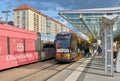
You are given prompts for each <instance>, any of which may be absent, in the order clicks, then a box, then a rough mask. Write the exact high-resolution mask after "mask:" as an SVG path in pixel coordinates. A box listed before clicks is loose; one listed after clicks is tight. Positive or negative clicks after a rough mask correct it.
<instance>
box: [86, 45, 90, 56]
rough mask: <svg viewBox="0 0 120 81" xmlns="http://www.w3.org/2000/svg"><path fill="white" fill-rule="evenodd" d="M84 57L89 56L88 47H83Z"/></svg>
mask: <svg viewBox="0 0 120 81" xmlns="http://www.w3.org/2000/svg"><path fill="white" fill-rule="evenodd" d="M85 56H87V57H89V56H90V51H89V46H86V47H85Z"/></svg>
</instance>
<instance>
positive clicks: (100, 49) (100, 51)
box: [97, 46, 102, 56]
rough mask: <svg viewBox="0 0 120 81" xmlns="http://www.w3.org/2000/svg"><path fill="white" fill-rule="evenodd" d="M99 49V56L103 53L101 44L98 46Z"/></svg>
mask: <svg viewBox="0 0 120 81" xmlns="http://www.w3.org/2000/svg"><path fill="white" fill-rule="evenodd" d="M97 51H98V55H99V56H101V53H102V48H101V47H100V46H98V49H97Z"/></svg>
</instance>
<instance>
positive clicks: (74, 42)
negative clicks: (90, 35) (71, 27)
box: [55, 32, 85, 62]
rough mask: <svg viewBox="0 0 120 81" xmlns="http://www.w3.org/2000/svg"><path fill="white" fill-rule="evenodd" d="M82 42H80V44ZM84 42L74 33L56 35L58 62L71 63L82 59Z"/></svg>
mask: <svg viewBox="0 0 120 81" xmlns="http://www.w3.org/2000/svg"><path fill="white" fill-rule="evenodd" d="M81 41H82V42H81ZM84 41H85V40H83V39H82V38H80V37H79V36H78V35H77V34H75V33H70V32H61V33H58V34H57V35H56V39H55V44H56V57H55V60H56V61H58V62H72V61H76V60H78V59H80V58H82V57H83V53H82V50H83V46H84Z"/></svg>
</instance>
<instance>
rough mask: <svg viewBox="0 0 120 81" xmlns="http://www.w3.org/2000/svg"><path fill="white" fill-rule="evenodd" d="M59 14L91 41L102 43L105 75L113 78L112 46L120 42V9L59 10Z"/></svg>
mask: <svg viewBox="0 0 120 81" xmlns="http://www.w3.org/2000/svg"><path fill="white" fill-rule="evenodd" d="M58 13H59V15H60V16H61V17H63V18H64V19H65V20H67V21H68V22H69V23H70V24H71V25H73V26H74V27H75V28H77V29H78V30H79V31H80V32H82V33H83V34H85V35H86V36H88V37H89V38H90V39H100V40H101V41H102V47H103V51H104V52H103V53H104V54H103V60H104V61H105V75H111V76H113V49H112V45H113V41H118V42H120V7H112V8H95V9H77V10H59V12H58ZM104 58H105V59H104Z"/></svg>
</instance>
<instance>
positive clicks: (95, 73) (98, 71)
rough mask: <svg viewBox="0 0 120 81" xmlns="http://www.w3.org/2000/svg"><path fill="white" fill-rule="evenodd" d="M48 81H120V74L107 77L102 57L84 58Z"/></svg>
mask: <svg viewBox="0 0 120 81" xmlns="http://www.w3.org/2000/svg"><path fill="white" fill-rule="evenodd" d="M47 81H120V73H115V72H114V76H113V77H111V76H105V71H104V63H103V62H102V57H101V56H92V57H89V58H86V57H85V58H82V59H80V60H79V61H77V62H75V63H74V64H72V65H71V66H69V67H67V68H65V69H64V70H63V71H61V72H59V73H57V74H56V75H54V76H53V77H51V78H49V79H48V80H47Z"/></svg>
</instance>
